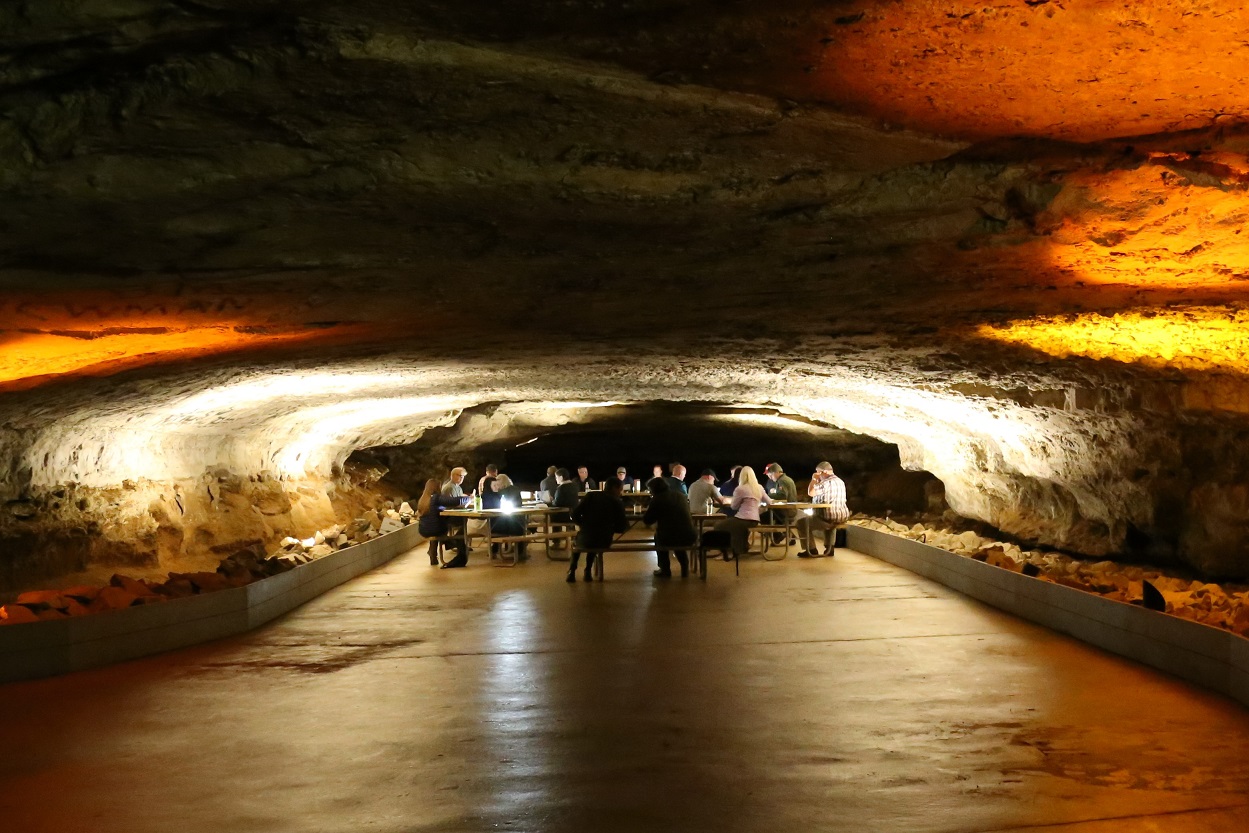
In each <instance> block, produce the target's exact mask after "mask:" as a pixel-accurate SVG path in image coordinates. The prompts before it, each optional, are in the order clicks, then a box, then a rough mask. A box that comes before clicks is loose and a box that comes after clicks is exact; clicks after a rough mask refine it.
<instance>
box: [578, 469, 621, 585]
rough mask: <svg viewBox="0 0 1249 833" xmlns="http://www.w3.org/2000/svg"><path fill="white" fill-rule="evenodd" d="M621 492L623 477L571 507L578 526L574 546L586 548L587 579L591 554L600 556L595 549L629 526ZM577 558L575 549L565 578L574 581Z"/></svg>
mask: <svg viewBox="0 0 1249 833" xmlns="http://www.w3.org/2000/svg"><path fill="white" fill-rule="evenodd" d="M623 491H624V481H623V480H619V479H616V480H608V481H607V485H606V486H604V487H603V489H602V490H601V491H598V492H590V493H589V494H587V495H586V496H585V497H584V498H582V499H581V503H579V504H577V508H576V509H574V510H572V519H573V521H575V522H576V524H577V526H578V530H577V547H578V548H580V549H585V550H589V552H587V553H586V555H585V580H586V581H590V580H591V579H593V575H592V573H593V569H592V568H593V567H594V557H595V556H596V555H597V556H600V557H601V555H600V553H598V552H595V550H605V549H607V548H608V547H610V546H611V544H612V539H613V538H615V537H616V536H617V535H619V534H621V533H623V532H624V531H625V530H627V529H628V528H629V519H628V518H627V517H626V516H625V509H624V502H623V501H622V500H621V499H620V495H621V493H622V492H623ZM577 559H578V553H576V552H574V553H573V554H572V558H571V559H570V561H569V564H568V576H567V578H566V579H565V580H566V581H568V582H570V583H571V582H574V581H576V580H577Z"/></svg>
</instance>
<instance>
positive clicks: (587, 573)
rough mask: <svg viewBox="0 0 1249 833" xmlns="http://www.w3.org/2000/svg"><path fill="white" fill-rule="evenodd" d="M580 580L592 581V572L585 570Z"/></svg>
mask: <svg viewBox="0 0 1249 833" xmlns="http://www.w3.org/2000/svg"><path fill="white" fill-rule="evenodd" d="M581 580H582V581H594V574H593V573H591V572H590V571H589V570H586V571H585V574H584V575H582V576H581Z"/></svg>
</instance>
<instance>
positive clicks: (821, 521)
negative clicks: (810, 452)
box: [798, 461, 850, 558]
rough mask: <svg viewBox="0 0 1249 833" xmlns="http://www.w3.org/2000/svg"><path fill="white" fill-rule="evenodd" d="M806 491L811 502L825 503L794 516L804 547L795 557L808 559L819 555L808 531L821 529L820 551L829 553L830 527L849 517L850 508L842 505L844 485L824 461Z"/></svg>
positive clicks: (844, 495)
mask: <svg viewBox="0 0 1249 833" xmlns="http://www.w3.org/2000/svg"><path fill="white" fill-rule="evenodd" d="M807 494H808V495H810V496H811V502H812V503H823V504H827V506H826V507H823V508H820V509H816V510H814V512H813V513H812V514H810V515H806V514H804V515H803V516H802V517H801V518H799V519H798V532H799V534H800V535H802V545H803V547H804V549H803V550H802V551H801V552H799V553H798V557H799V558H811V557H813V556H816V555H819V554H820V553H819V551H818V550H816V548H815V543H814V540H813V536H812V531H813V530H816V529H822V530H824V554H825V555H832V554H833V550H834V546H833V542H834V530H836V528H837V526H838V525H839V524H844V523H845V522H846V521H848V520H849V519H850V508H849V507H848V506H846V484H845V483H844V482H842V479H841V478H840V477H838V476H837V475H835V474H833V464H832V463H829V462H827V461H825V462H822V463H819V464H818V465H817V466H816V467H815V474H813V475H812V476H811V485H810V486H808V487H807Z"/></svg>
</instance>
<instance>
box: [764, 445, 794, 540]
mask: <svg viewBox="0 0 1249 833" xmlns="http://www.w3.org/2000/svg"><path fill="white" fill-rule="evenodd" d="M764 472H765V473H766V474H767V477H768V482H767V483H766V484H765V485H764V487H763V488H764V490H765V491H766V492H767V493H768V502H769V503H775V502H776V501H781V502H783V503H797V502H798V486H797V485H796V484H795V483H794V479H793V478H792V477H790V476H789V475H788V474H786V473H785V470H784V469H783V468H781V464H780V463H768V467H767V468H766V469H764ZM794 511H795V510H793V509H772V510H770V511H769V512H768V514H767V519H766V520H767V522H768V523H769V524H784V523H785V522H786V521H787V520H789V519H792V518H793V517H794ZM772 543H773V544H783V543H785V533H784V532H773V533H772Z"/></svg>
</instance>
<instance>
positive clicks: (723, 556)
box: [720, 552, 733, 561]
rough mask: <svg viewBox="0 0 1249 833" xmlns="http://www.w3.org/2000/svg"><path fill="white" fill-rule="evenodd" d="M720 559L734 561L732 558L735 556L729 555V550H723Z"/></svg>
mask: <svg viewBox="0 0 1249 833" xmlns="http://www.w3.org/2000/svg"><path fill="white" fill-rule="evenodd" d="M720 559H721V560H722V561H732V560H733V556H731V555H729V554H728V553H727V552H722V553H720Z"/></svg>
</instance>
